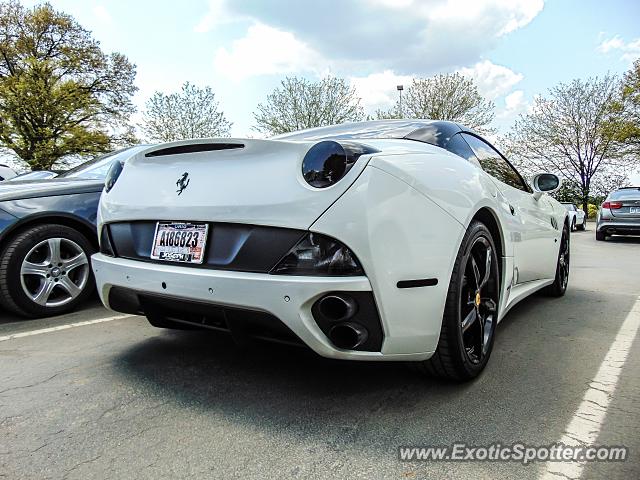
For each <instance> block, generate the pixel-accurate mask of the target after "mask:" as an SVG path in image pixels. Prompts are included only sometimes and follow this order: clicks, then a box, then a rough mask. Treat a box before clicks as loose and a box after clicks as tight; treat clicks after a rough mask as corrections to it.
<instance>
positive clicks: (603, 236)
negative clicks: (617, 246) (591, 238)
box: [596, 230, 607, 242]
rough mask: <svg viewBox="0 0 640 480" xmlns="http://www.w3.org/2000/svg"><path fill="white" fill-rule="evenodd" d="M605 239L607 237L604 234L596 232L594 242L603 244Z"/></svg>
mask: <svg viewBox="0 0 640 480" xmlns="http://www.w3.org/2000/svg"><path fill="white" fill-rule="evenodd" d="M606 239H607V235H606V234H605V233H604V232H599V231H597V230H596V240H597V241H599V242H604V241H605V240H606Z"/></svg>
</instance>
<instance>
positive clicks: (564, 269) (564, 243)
mask: <svg viewBox="0 0 640 480" xmlns="http://www.w3.org/2000/svg"><path fill="white" fill-rule="evenodd" d="M570 260H571V235H569V229H568V228H567V225H566V224H565V225H564V228H563V229H562V237H561V240H560V248H559V249H558V261H557V262H556V276H555V278H554V280H553V283H552V284H551V285H549V286H548V287H545V289H544V290H543V293H545V294H546V295H549V296H551V297H561V296H563V295H564V294H565V293H566V291H567V285H569V267H570Z"/></svg>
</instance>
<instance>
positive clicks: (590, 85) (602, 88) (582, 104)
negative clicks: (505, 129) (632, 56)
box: [507, 75, 633, 212]
mask: <svg viewBox="0 0 640 480" xmlns="http://www.w3.org/2000/svg"><path fill="white" fill-rule="evenodd" d="M618 92H619V82H618V80H617V79H616V78H615V77H613V76H610V75H607V76H605V77H603V78H590V79H587V80H573V81H572V82H570V83H568V84H564V83H561V84H559V85H557V86H556V87H554V88H552V89H550V90H549V93H548V95H547V97H546V98H545V97H538V98H537V99H536V100H535V103H534V106H533V110H532V112H531V113H528V114H523V115H520V117H519V119H518V120H517V121H516V123H515V125H514V126H513V128H512V130H511V132H510V133H509V135H508V136H507V142H508V143H509V148H508V150H509V151H510V152H511V153H512V158H513V159H514V161H516V163H520V164H521V165H522V166H523V167H524V168H525V169H526V170H528V171H533V170H537V171H551V172H555V173H557V174H559V175H561V176H562V177H563V178H564V179H565V180H567V181H575V182H577V183H578V184H579V187H580V200H581V202H582V206H583V209H584V211H585V212H586V211H587V210H588V208H587V204H588V201H589V194H590V192H591V190H592V188H593V187H594V186H596V185H601V186H604V185H605V184H606V187H607V188H613V187H615V185H613V184H611V182H610V180H615V182H614V183H616V184H620V183H623V182H624V181H625V180H626V175H624V173H625V168H626V167H628V166H629V164H630V163H631V162H632V161H633V160H632V158H631V157H630V156H628V155H625V145H624V144H623V143H622V142H620V141H619V140H618V137H619V134H620V130H621V128H622V125H621V123H620V121H619V119H618V114H617V113H616V112H615V111H614V109H612V108H611V105H612V103H613V101H614V99H615V98H616V95H617V94H618Z"/></svg>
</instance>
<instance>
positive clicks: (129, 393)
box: [0, 225, 640, 479]
mask: <svg viewBox="0 0 640 480" xmlns="http://www.w3.org/2000/svg"><path fill="white" fill-rule="evenodd" d="M638 271H640V238H613V239H612V240H609V241H607V242H596V241H595V238H594V232H593V226H592V225H590V230H588V231H586V232H576V233H574V234H572V265H571V277H570V283H569V290H568V292H567V294H566V296H564V297H562V298H559V299H554V298H546V297H543V296H540V295H535V296H533V297H532V298H530V299H527V300H525V301H524V302H522V303H521V304H520V305H518V306H517V307H516V308H514V309H513V310H512V311H511V312H510V313H509V314H508V315H507V317H506V318H505V320H504V321H503V322H502V323H501V324H500V326H499V327H498V332H497V338H496V347H495V349H494V351H493V355H492V358H491V361H490V363H489V365H488V367H487V369H486V370H485V372H484V373H483V374H482V375H481V376H480V378H478V379H477V380H476V381H473V382H471V383H468V384H461V385H459V384H450V383H444V382H441V381H437V380H433V379H424V378H421V377H418V376H416V374H414V373H412V372H411V371H409V370H408V369H406V368H404V366H403V365H400V364H380V363H368V364H365V363H344V362H337V361H329V360H325V359H322V358H319V357H316V356H315V355H313V354H311V353H310V352H307V351H305V350H303V349H300V348H294V347H284V346H276V345H261V346H259V347H258V348H255V349H251V350H241V349H238V348H237V347H235V346H234V345H233V344H232V342H231V340H230V339H229V338H227V337H225V336H220V335H216V334H211V333H208V332H171V331H163V330H158V329H154V328H152V327H151V326H149V325H148V324H147V322H146V320H145V319H144V318H138V317H126V318H122V316H119V315H118V316H116V315H115V314H114V313H112V312H108V311H106V310H105V309H103V308H102V307H101V306H100V305H99V304H98V302H97V300H94V301H93V302H92V303H91V304H89V305H87V306H86V308H85V309H83V310H82V311H79V312H76V313H74V314H71V315H67V316H64V317H59V318H52V319H43V320H31V321H21V320H19V319H17V318H15V317H12V316H10V315H8V314H7V313H6V312H3V311H0V318H1V319H2V320H1V321H0V359H1V360H0V365H2V368H1V369H0V477H2V478H7V479H18V478H68V479H75V478H77V479H80V478H82V479H89V478H153V479H159V478H196V477H197V478H246V477H252V478H253V477H263V478H319V477H323V478H326V477H333V478H340V479H342V478H400V479H403V478H455V477H458V478H459V477H470V476H474V477H475V478H496V477H498V476H500V477H505V478H507V477H508V478H536V477H539V476H541V475H543V474H544V473H545V472H546V469H547V467H548V465H547V464H545V463H536V464H533V465H527V466H523V465H521V464H519V463H517V462H503V463H499V462H428V463H427V462H422V463H420V462H413V463H412V462H409V463H406V462H405V463H403V462H400V461H399V460H398V447H399V446H401V445H417V446H423V445H448V444H452V443H455V442H466V443H468V444H470V445H489V444H491V443H495V442H500V443H502V444H504V445H506V444H512V443H518V442H522V443H526V444H531V445H548V444H551V443H553V442H557V441H559V440H560V439H562V437H563V435H564V433H565V431H566V430H567V427H568V425H569V424H570V423H571V421H572V419H573V418H574V415H575V414H576V410H577V409H578V408H579V406H580V405H581V402H582V401H583V396H584V395H585V392H586V391H587V389H589V388H590V387H593V381H592V380H593V379H594V377H595V376H596V375H597V372H598V370H599V368H600V366H601V363H602V362H603V359H604V357H605V355H606V354H607V352H608V351H609V349H610V347H611V345H612V343H613V342H614V340H615V339H616V335H617V334H618V332H619V330H620V327H621V325H622V324H623V322H624V321H625V320H626V319H628V318H630V317H631V316H634V315H636V316H637V315H640V301H639V300H638V296H639V294H640V284H639V282H640V281H639V277H638ZM114 317H117V318H116V319H114ZM100 319H103V320H105V321H100V322H94V323H90V322H89V321H92V320H100ZM76 322H88V323H87V324H85V325H80V326H72V327H70V328H62V329H57V328H56V327H63V326H68V325H70V324H73V323H76ZM41 329H47V330H43V331H40V330H41ZM34 333H35V334H34ZM639 342H640V340H637V339H636V341H635V342H634V343H633V344H632V345H631V349H630V352H629V355H628V357H627V358H626V362H625V363H624V367H623V369H622V372H621V374H620V377H619V379H618V382H617V387H616V389H615V392H614V393H613V395H609V394H607V400H608V402H607V405H605V406H602V408H604V409H606V416H605V417H604V421H603V422H602V423H601V425H600V427H599V430H598V431H595V432H591V433H592V434H593V435H595V437H594V438H596V441H595V443H596V444H599V445H624V446H627V447H628V448H629V458H628V459H627V460H626V461H625V462H615V463H611V462H609V463H590V464H587V465H585V466H584V469H583V470H582V471H581V472H580V473H581V475H582V478H604V477H605V476H606V477H609V478H638V477H639V476H640V459H639V457H638V455H639V453H640V435H638V432H640V348H639V347H640V343H639ZM558 478H559V477H558Z"/></svg>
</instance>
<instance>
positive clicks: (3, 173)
mask: <svg viewBox="0 0 640 480" xmlns="http://www.w3.org/2000/svg"><path fill="white" fill-rule="evenodd" d="M17 175H18V174H17V173H16V172H15V171H14V170H13V169H12V168H10V167H7V166H6V165H0V182H1V181H3V180H10V179H12V178H15V177H16V176H17Z"/></svg>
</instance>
